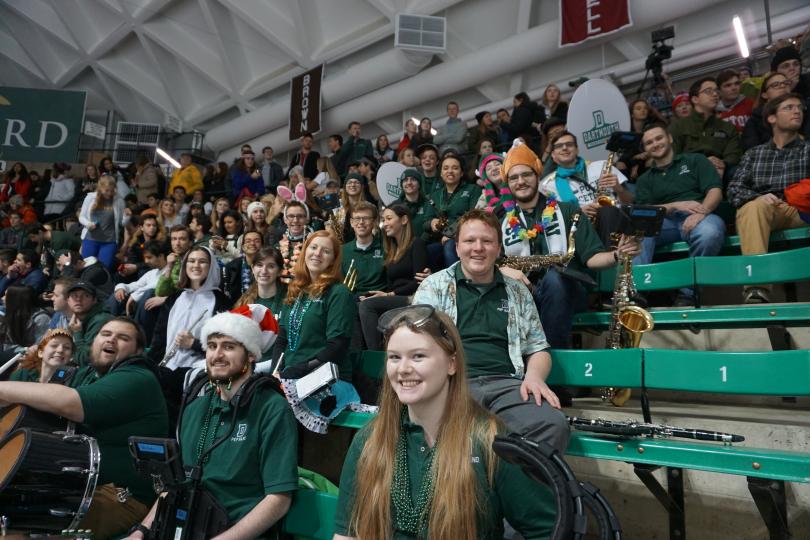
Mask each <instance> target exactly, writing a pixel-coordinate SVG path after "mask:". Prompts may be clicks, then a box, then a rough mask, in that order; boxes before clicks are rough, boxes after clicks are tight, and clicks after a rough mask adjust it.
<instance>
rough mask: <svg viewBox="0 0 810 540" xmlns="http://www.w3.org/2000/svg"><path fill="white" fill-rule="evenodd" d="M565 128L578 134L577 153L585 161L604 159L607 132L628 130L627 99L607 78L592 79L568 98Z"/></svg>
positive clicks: (608, 134) (607, 137)
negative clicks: (569, 102)
mask: <svg viewBox="0 0 810 540" xmlns="http://www.w3.org/2000/svg"><path fill="white" fill-rule="evenodd" d="M567 128H568V131H570V132H571V133H573V134H574V135H576V136H577V142H578V143H579V155H580V156H582V157H583V158H585V159H586V160H588V161H595V160H598V159H606V157H607V150H605V145H606V144H607V141H608V139H609V138H610V134H611V133H613V132H614V131H629V130H630V111H629V110H628V106H627V100H625V98H624V96H623V95H622V93H621V92H620V91H619V89H618V88H616V87H615V86H614V85H613V84H611V83H609V82H608V81H606V80H604V79H591V80H589V81H587V82H585V83H584V84H583V85H581V86H580V87H579V88H577V91H576V92H574V96H573V97H572V98H571V104H570V106H569V107H568V123H567Z"/></svg>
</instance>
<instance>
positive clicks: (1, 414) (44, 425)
mask: <svg viewBox="0 0 810 540" xmlns="http://www.w3.org/2000/svg"><path fill="white" fill-rule="evenodd" d="M17 428H31V429H32V430H34V431H47V432H48V433H53V432H65V431H66V430H67V429H68V421H67V420H65V419H64V418H62V417H59V416H56V415H55V414H51V413H46V412H43V411H38V410H36V409H32V408H31V407H26V406H25V405H10V406H8V407H4V408H2V409H0V440H2V439H3V438H4V437H5V436H6V435H8V434H9V433H11V432H12V431H14V430H15V429H17Z"/></svg>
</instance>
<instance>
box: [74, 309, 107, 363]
mask: <svg viewBox="0 0 810 540" xmlns="http://www.w3.org/2000/svg"><path fill="white" fill-rule="evenodd" d="M112 318H113V316H112V315H111V314H110V312H109V311H107V308H106V307H105V306H104V304H103V303H101V302H96V304H95V305H94V306H93V307H92V308H90V311H88V312H87V315H85V317H84V319H82V329H81V331H80V332H75V333H74V334H73V361H74V362H76V363H77V364H78V365H79V367H84V366H87V365H89V364H90V348H91V347H92V346H93V340H94V339H96V334H98V331H99V330H101V327H102V326H104V325H105V324H106V323H107V321H109V320H110V319H112Z"/></svg>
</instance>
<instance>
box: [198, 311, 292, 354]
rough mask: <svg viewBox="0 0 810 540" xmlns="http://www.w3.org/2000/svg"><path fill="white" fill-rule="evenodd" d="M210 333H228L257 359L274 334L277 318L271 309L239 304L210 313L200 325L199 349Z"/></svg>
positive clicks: (226, 334) (276, 332)
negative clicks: (214, 313) (238, 305)
mask: <svg viewBox="0 0 810 540" xmlns="http://www.w3.org/2000/svg"><path fill="white" fill-rule="evenodd" d="M212 335H222V336H228V337H231V338H233V339H235V340H236V341H238V342H239V343H241V344H242V345H243V346H244V347H245V349H247V351H248V352H249V353H251V354H252V355H253V356H255V357H256V361H257V362H258V361H259V360H260V359H261V357H262V353H263V352H265V351H267V350H269V349H270V347H271V346H272V345H273V343H274V342H275V341H276V337H277V336H278V321H277V320H276V318H275V316H273V312H272V311H270V310H269V309H267V308H266V307H265V306H262V305H259V304H248V305H245V306H242V307H238V308H235V309H232V310H231V311H225V312H223V313H219V314H217V315H214V316H213V317H211V318H210V319H208V321H207V322H206V323H205V324H204V325H203V327H202V332H201V333H200V341H201V342H202V345H203V348H205V347H206V344H207V343H208V337H209V336H212Z"/></svg>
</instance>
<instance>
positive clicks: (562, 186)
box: [554, 157, 588, 204]
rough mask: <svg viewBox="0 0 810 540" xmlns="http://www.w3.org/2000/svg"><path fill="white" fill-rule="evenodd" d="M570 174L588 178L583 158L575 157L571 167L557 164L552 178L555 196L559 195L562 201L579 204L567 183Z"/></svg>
mask: <svg viewBox="0 0 810 540" xmlns="http://www.w3.org/2000/svg"><path fill="white" fill-rule="evenodd" d="M572 176H577V177H579V178H584V179H585V180H586V181H587V180H588V173H587V172H586V170H585V160H584V159H582V158H581V157H577V162H576V164H575V165H574V167H573V168H571V169H569V168H566V167H563V166H558V167H557V170H556V176H555V179H554V185H555V187H556V190H557V196H559V198H560V200H561V201H562V202H570V203H575V204H579V203H578V202H577V198H576V196H575V195H574V191H573V190H572V189H571V186H569V185H568V179H569V178H571V177H572Z"/></svg>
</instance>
